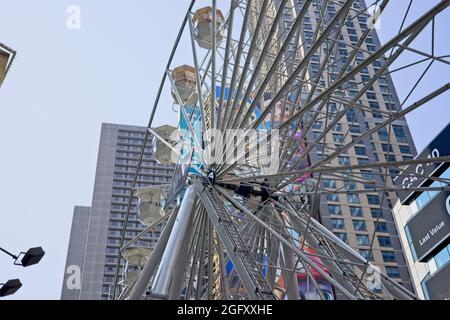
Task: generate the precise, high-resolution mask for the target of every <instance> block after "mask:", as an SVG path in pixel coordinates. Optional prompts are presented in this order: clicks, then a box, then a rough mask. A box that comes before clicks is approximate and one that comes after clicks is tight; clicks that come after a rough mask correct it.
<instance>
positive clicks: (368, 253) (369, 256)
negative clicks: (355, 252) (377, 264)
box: [359, 249, 373, 261]
mask: <svg viewBox="0 0 450 320" xmlns="http://www.w3.org/2000/svg"><path fill="white" fill-rule="evenodd" d="M359 254H360V255H361V256H362V257H363V258H365V259H366V260H369V261H373V254H372V251H370V250H369V249H359Z"/></svg>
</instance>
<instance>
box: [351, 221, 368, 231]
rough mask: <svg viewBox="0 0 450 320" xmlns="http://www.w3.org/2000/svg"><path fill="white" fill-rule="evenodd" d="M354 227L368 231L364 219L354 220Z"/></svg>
mask: <svg viewBox="0 0 450 320" xmlns="http://www.w3.org/2000/svg"><path fill="white" fill-rule="evenodd" d="M353 229H355V231H367V226H366V223H365V222H364V221H361V220H353Z"/></svg>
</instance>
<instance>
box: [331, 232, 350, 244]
mask: <svg viewBox="0 0 450 320" xmlns="http://www.w3.org/2000/svg"><path fill="white" fill-rule="evenodd" d="M334 235H335V236H336V237H338V238H339V239H341V240H342V241H344V242H345V243H347V242H348V239H347V234H346V233H344V232H334Z"/></svg>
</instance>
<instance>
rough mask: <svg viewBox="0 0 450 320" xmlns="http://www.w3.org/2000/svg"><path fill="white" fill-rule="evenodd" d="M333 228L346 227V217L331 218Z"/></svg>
mask: <svg viewBox="0 0 450 320" xmlns="http://www.w3.org/2000/svg"><path fill="white" fill-rule="evenodd" d="M331 226H332V227H333V229H345V224H344V219H331Z"/></svg>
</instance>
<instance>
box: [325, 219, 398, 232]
mask: <svg viewBox="0 0 450 320" xmlns="http://www.w3.org/2000/svg"><path fill="white" fill-rule="evenodd" d="M352 224H353V229H354V230H355V231H367V223H366V221H364V220H352ZM374 225H375V231H376V232H385V233H386V232H388V231H389V230H388V227H387V224H386V222H380V221H376V222H374ZM331 226H332V227H333V229H346V227H345V223H344V219H342V218H332V219H331Z"/></svg>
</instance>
